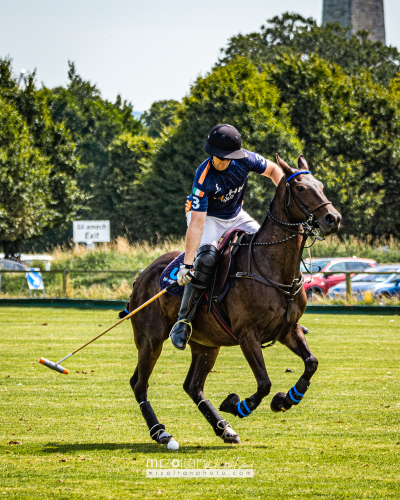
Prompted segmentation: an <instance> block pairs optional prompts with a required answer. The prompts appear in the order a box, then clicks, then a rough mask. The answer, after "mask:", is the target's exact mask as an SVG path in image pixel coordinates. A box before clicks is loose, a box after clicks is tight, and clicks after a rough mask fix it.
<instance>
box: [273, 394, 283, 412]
mask: <svg viewBox="0 0 400 500" xmlns="http://www.w3.org/2000/svg"><path fill="white" fill-rule="evenodd" d="M285 398H286V393H285V392H278V393H277V394H275V396H274V397H273V398H272V400H271V410H272V411H273V412H275V413H279V412H281V411H286V408H284V407H283V403H284V401H285Z"/></svg>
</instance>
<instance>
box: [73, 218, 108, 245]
mask: <svg viewBox="0 0 400 500" xmlns="http://www.w3.org/2000/svg"><path fill="white" fill-rule="evenodd" d="M73 224H74V242H75V243H109V241H110V221H109V220H74V222H73Z"/></svg>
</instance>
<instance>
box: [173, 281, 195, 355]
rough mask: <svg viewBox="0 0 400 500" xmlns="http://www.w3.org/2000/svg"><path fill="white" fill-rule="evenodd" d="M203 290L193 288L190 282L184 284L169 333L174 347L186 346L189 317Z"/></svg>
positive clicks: (189, 327) (193, 311)
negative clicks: (176, 318) (176, 313)
mask: <svg viewBox="0 0 400 500" xmlns="http://www.w3.org/2000/svg"><path fill="white" fill-rule="evenodd" d="M203 292H204V290H201V289H200V288H195V287H194V286H193V285H192V283H191V282H190V283H188V284H187V285H185V289H184V291H183V297H182V303H181V308H180V310H179V317H178V321H177V322H176V323H175V325H174V326H173V328H172V330H171V333H170V334H169V336H170V337H171V342H172V345H173V346H174V347H176V349H180V350H181V351H183V350H184V349H185V347H186V343H187V341H188V338H190V335H191V333H192V325H191V318H192V317H193V316H194V313H195V312H196V309H197V305H198V304H197V302H199V301H200V300H201V297H202V295H203ZM189 316H190V317H189Z"/></svg>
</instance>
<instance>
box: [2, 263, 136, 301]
mask: <svg viewBox="0 0 400 500" xmlns="http://www.w3.org/2000/svg"><path fill="white" fill-rule="evenodd" d="M142 271H143V269H138V270H132V271H129V270H128V271H120V270H113V269H106V270H102V271H91V270H84V269H54V270H50V271H42V270H40V271H34V272H39V273H40V274H41V275H42V277H45V276H46V275H49V274H61V275H62V294H63V296H64V297H68V290H69V286H70V279H69V278H70V275H71V274H111V275H112V274H115V275H117V274H119V275H125V276H130V277H131V280H132V281H134V280H135V278H137V276H138V275H139V274H140V273H141V272H142ZM28 272H29V270H20V271H14V270H8V269H7V270H6V269H4V270H3V269H1V270H0V277H1V275H2V274H26V273H28Z"/></svg>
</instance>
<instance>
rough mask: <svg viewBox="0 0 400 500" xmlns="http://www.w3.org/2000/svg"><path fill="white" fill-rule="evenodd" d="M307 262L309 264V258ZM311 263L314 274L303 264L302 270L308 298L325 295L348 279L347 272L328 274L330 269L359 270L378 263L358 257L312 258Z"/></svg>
mask: <svg viewBox="0 0 400 500" xmlns="http://www.w3.org/2000/svg"><path fill="white" fill-rule="evenodd" d="M305 263H306V266H307V260H306V261H305ZM311 263H312V264H311V265H312V276H311V275H310V274H309V272H308V271H309V269H306V268H305V267H304V266H303V264H302V266H301V271H302V273H303V274H304V289H305V291H306V293H307V298H308V300H312V299H313V298H315V297H316V296H322V295H325V294H326V293H327V292H328V290H329V289H330V288H331V287H332V286H335V285H337V284H338V283H342V282H343V281H345V280H346V275H345V274H331V275H327V274H326V273H327V272H328V271H343V272H346V271H353V272H359V271H364V270H365V269H369V268H372V267H375V266H376V265H377V262H376V261H375V260H372V259H361V258H357V257H347V258H341V257H336V258H324V259H322V258H321V259H311ZM307 267H308V266H307ZM314 273H315V274H314Z"/></svg>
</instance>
